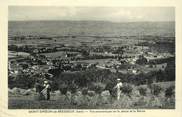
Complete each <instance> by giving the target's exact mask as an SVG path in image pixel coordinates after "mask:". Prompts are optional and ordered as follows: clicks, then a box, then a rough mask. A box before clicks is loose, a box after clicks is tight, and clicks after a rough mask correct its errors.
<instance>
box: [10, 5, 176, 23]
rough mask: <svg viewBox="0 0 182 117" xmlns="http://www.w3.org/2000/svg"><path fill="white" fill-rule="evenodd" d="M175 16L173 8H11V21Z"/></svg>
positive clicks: (130, 18) (154, 19) (156, 18)
mask: <svg viewBox="0 0 182 117" xmlns="http://www.w3.org/2000/svg"><path fill="white" fill-rule="evenodd" d="M174 14H175V11H174V8H173V7H48V6H47V7H45V6H43V7H38V6H36V7H35V6H27V7H25V6H23V7H22V6H19V7H17V6H10V7H9V20H106V21H113V22H122V21H124V22H127V21H174V20H175V16H174Z"/></svg>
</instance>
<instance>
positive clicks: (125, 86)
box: [121, 84, 133, 95]
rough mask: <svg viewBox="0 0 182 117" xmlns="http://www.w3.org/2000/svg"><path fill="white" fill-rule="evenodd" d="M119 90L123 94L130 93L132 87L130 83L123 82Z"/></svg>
mask: <svg viewBox="0 0 182 117" xmlns="http://www.w3.org/2000/svg"><path fill="white" fill-rule="evenodd" d="M121 90H122V92H123V93H124V94H127V95H130V94H131V92H132V90H133V87H132V85H131V84H123V87H122V88H121Z"/></svg>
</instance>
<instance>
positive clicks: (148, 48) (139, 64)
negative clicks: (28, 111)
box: [8, 36, 174, 77]
mask: <svg viewBox="0 0 182 117" xmlns="http://www.w3.org/2000/svg"><path fill="white" fill-rule="evenodd" d="M64 38H70V37H69V36H64ZM71 38H77V39H78V38H80V37H78V36H72V37H71ZM81 38H83V37H81ZM85 38H87V37H85ZM92 38H94V37H92ZM97 38H98V37H96V39H97ZM102 38H105V37H102ZM135 38H136V37H135ZM150 38H151V37H150ZM161 38H162V37H161ZM163 38H164V37H163ZM166 38H167V37H166ZM37 39H40V40H43V41H45V42H44V43H43V44H42V43H41V42H40V43H37V45H33V44H32V45H31V44H27V45H25V44H24V45H23V44H21V43H24V42H22V41H30V40H37ZM96 39H92V40H91V41H90V42H88V40H87V42H84V41H83V42H80V46H78V45H76V46H73V45H69V44H67V43H66V42H63V43H60V42H57V40H58V39H55V37H52V38H51V37H39V38H38V37H37V36H27V37H24V36H23V37H10V39H9V46H8V49H9V53H8V54H9V62H8V66H9V67H8V73H9V76H13V77H16V76H17V75H18V74H21V73H22V72H23V73H25V74H30V75H32V76H33V75H35V74H44V77H45V75H46V76H47V77H54V76H55V75H57V74H59V73H61V72H79V71H84V70H87V69H90V68H94V69H108V70H110V71H111V72H114V73H116V72H120V73H122V74H128V73H129V74H140V73H148V72H151V71H159V70H161V71H164V70H165V69H166V67H167V65H168V63H169V62H170V61H174V52H169V51H168V50H166V51H165V49H164V50H162V49H161V48H160V47H158V48H159V49H158V50H154V49H153V48H155V47H154V46H153V45H156V43H159V42H155V40H154V41H148V40H145V39H143V38H142V41H141V40H139V41H136V42H135V43H132V44H128V45H126V44H125V45H122V44H120V43H122V42H118V43H117V41H113V42H111V40H110V39H109V38H106V39H105V40H104V39H97V41H96ZM108 40H109V41H108ZM161 40H164V39H161ZM169 40H170V39H166V41H165V42H162V41H161V43H164V44H166V43H169V44H170V43H174V42H170V41H169ZM46 41H47V42H46ZM50 41H52V43H51V44H50ZM98 41H100V43H101V44H98V43H99V42H98ZM113 43H114V44H117V45H114V44H113ZM95 44H97V45H95ZM159 46H161V47H164V45H162V44H161V45H159ZM172 49H174V48H172ZM170 51H173V50H170Z"/></svg>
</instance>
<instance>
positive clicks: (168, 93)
mask: <svg viewBox="0 0 182 117" xmlns="http://www.w3.org/2000/svg"><path fill="white" fill-rule="evenodd" d="M174 95H175V87H174V86H170V87H168V88H167V89H166V90H165V96H166V97H172V96H174Z"/></svg>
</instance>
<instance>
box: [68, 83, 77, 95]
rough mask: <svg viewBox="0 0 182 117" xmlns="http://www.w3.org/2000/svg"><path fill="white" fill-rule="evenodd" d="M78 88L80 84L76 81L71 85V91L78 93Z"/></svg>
mask: <svg viewBox="0 0 182 117" xmlns="http://www.w3.org/2000/svg"><path fill="white" fill-rule="evenodd" d="M77 89H78V86H77V85H76V84H75V83H72V84H71V85H69V90H70V91H71V93H76V91H77Z"/></svg>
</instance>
